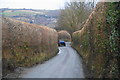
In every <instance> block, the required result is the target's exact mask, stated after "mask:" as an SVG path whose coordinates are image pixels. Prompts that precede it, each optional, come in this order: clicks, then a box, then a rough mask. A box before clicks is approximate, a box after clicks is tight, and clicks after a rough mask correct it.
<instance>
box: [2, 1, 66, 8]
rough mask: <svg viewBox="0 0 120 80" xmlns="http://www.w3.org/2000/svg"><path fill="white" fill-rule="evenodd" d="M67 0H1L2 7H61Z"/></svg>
mask: <svg viewBox="0 0 120 80" xmlns="http://www.w3.org/2000/svg"><path fill="white" fill-rule="evenodd" d="M66 1H67V0H0V8H27V9H47V10H48V9H50V10H54V9H60V8H63V6H64V3H65V2H66Z"/></svg>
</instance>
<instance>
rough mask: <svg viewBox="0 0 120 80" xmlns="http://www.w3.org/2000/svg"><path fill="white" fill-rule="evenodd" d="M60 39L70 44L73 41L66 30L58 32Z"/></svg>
mask: <svg viewBox="0 0 120 80" xmlns="http://www.w3.org/2000/svg"><path fill="white" fill-rule="evenodd" d="M58 39H59V40H63V41H66V42H70V41H71V35H70V33H69V32H67V31H65V30H61V31H59V32H58Z"/></svg>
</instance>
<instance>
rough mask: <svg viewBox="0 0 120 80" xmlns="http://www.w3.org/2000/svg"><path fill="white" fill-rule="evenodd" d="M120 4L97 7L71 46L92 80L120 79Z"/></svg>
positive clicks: (101, 4)
mask: <svg viewBox="0 0 120 80" xmlns="http://www.w3.org/2000/svg"><path fill="white" fill-rule="evenodd" d="M119 19H120V3H102V2H101V3H98V4H97V6H96V8H95V10H94V11H93V12H92V13H91V15H90V16H89V18H88V19H87V21H86V23H85V25H84V26H82V27H83V28H82V29H81V30H79V31H76V32H74V33H73V35H72V41H73V43H72V46H73V47H74V48H75V49H76V50H78V51H79V53H80V55H81V56H82V57H83V60H84V61H85V63H86V65H87V67H88V70H89V71H90V77H94V78H119V77H120V74H119V73H120V72H119V70H118V68H119V61H120V54H119V48H120V47H119V41H120V40H119V31H118V30H119V23H120V20H119Z"/></svg>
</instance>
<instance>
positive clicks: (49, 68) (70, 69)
mask: <svg viewBox="0 0 120 80" xmlns="http://www.w3.org/2000/svg"><path fill="white" fill-rule="evenodd" d="M66 44H67V45H66V47H59V53H58V54H57V56H55V57H53V58H52V59H50V60H48V61H46V62H45V63H43V64H39V65H37V66H35V67H32V68H29V69H26V70H25V71H24V72H23V74H22V75H21V77H22V78H84V73H83V68H82V60H81V58H80V57H79V55H78V54H77V52H76V51H75V50H74V49H73V48H71V47H70V44H69V43H66Z"/></svg>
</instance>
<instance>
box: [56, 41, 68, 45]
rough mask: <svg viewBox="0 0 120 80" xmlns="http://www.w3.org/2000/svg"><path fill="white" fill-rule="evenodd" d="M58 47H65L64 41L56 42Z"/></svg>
mask: <svg viewBox="0 0 120 80" xmlns="http://www.w3.org/2000/svg"><path fill="white" fill-rule="evenodd" d="M58 46H66V43H65V41H58Z"/></svg>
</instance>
